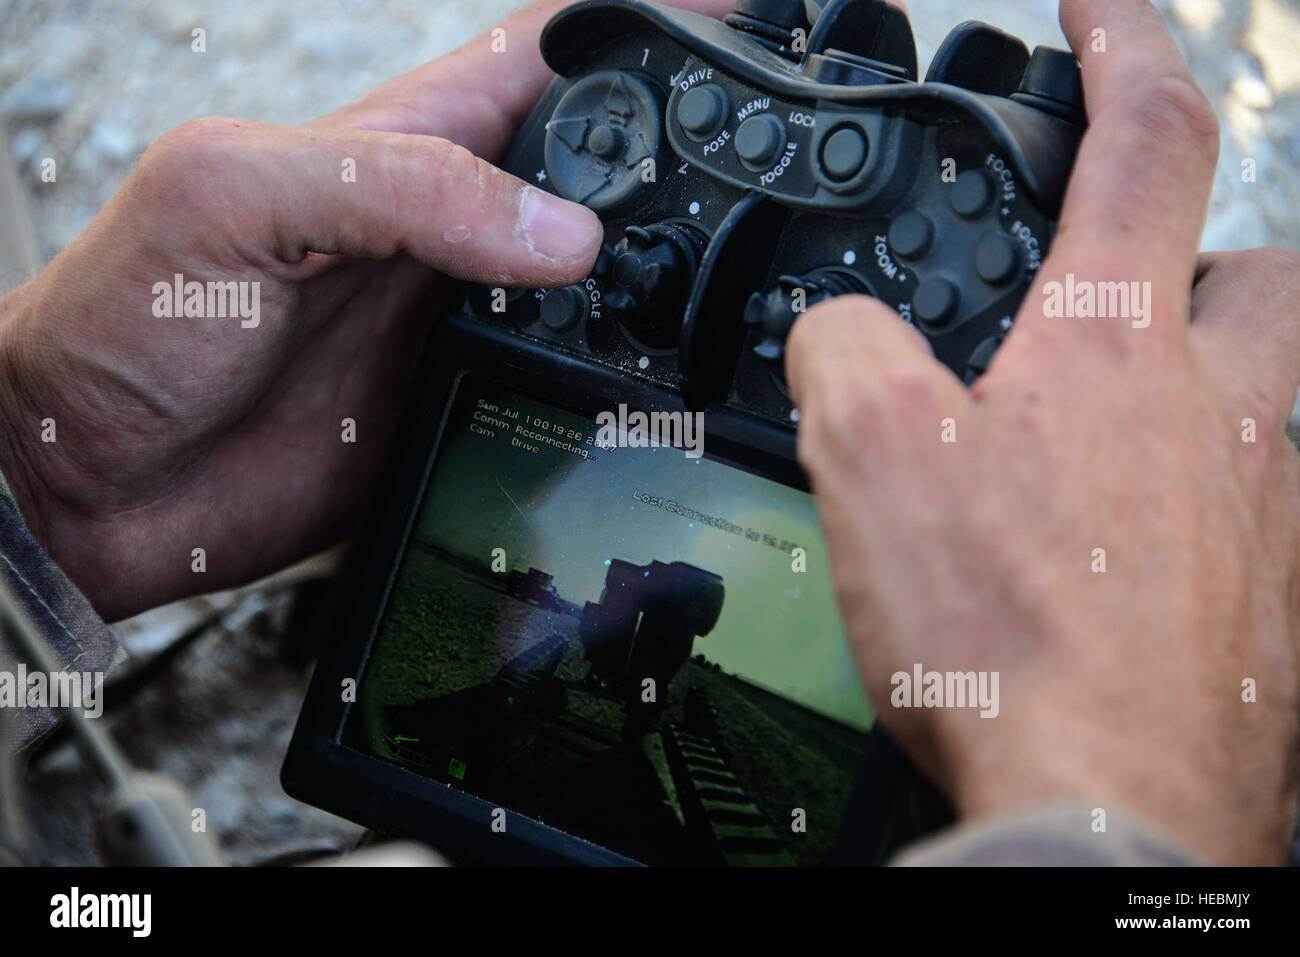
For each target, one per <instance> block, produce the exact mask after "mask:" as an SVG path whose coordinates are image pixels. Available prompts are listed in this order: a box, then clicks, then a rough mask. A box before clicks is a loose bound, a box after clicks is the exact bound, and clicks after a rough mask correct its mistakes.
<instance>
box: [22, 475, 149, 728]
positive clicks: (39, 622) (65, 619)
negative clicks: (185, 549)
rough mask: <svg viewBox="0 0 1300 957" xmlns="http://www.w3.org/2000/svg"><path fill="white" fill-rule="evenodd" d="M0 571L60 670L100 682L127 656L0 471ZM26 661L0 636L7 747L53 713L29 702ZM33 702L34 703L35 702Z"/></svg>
mask: <svg viewBox="0 0 1300 957" xmlns="http://www.w3.org/2000/svg"><path fill="white" fill-rule="evenodd" d="M0 571H2V572H3V574H4V576H5V581H6V582H8V584H9V587H10V588H11V589H12V590H13V593H14V594H15V595H16V596H17V598H18V600H19V601H20V602H21V603H22V605H23V607H24V609H25V610H26V612H27V614H28V615H29V616H31V620H32V621H33V622H34V623H35V625H36V627H37V628H38V629H39V630H40V632H41V634H42V635H44V636H45V640H46V641H47V642H49V645H50V647H51V649H52V650H53V652H54V654H55V656H56V657H57V658H58V660H59V661H60V663H61V664H62V665H63V668H64V669H65V670H66V671H68V672H74V671H76V672H80V673H81V674H82V684H83V686H86V682H88V681H93V682H98V681H102V680H103V676H104V675H106V674H108V673H109V672H110V671H111V670H112V669H113V668H115V667H116V666H117V665H119V664H120V663H121V662H122V661H123V660H124V659H125V657H126V652H125V650H124V649H123V648H122V646H121V643H120V642H119V641H118V640H117V638H116V637H115V636H114V635H113V633H112V632H111V631H109V629H108V626H107V625H105V624H104V622H103V621H102V620H101V619H100V617H99V615H97V614H96V613H95V610H94V609H93V608H92V607H91V606H90V602H88V601H87V600H86V597H85V596H84V595H82V594H81V592H80V591H78V590H77V588H76V586H75V585H73V584H72V582H71V581H69V580H68V577H67V576H66V575H64V574H63V572H62V571H61V570H60V569H59V567H58V566H57V565H55V564H54V562H53V560H51V558H50V556H49V555H47V554H45V550H44V549H43V548H41V546H40V545H39V544H38V543H37V541H36V539H35V538H33V537H32V534H31V532H30V531H29V530H28V528H27V524H26V522H24V521H23V517H22V514H21V513H20V512H19V510H18V505H17V503H15V502H14V499H13V494H12V493H11V492H10V490H9V485H8V483H7V482H5V480H4V475H3V474H0ZM28 664H29V663H28V662H24V661H21V660H20V659H19V657H18V655H17V653H16V651H15V649H13V648H12V647H11V646H10V645H9V644H7V642H6V640H5V638H4V637H3V636H2V635H0V707H4V708H5V709H6V711H8V712H9V715H8V716H9V717H10V718H13V719H14V721H13V722H12V725H11V726H10V727H9V728H8V729H7V731H8V736H9V739H10V744H11V745H16V746H17V747H19V748H21V747H24V746H26V745H28V744H31V743H32V742H33V741H35V740H36V739H37V738H38V737H40V735H41V734H43V733H44V732H45V731H47V730H49V728H50V727H52V726H53V725H54V723H55V720H56V717H55V715H53V714H52V713H51V712H50V710H49V709H48V708H44V707H39V706H31V707H29V706H28V700H27V694H28V688H29V681H28V679H29V677H30V675H29V672H28ZM37 704H38V702H37V701H33V702H32V705H37Z"/></svg>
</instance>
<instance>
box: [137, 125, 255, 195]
mask: <svg viewBox="0 0 1300 957" xmlns="http://www.w3.org/2000/svg"><path fill="white" fill-rule="evenodd" d="M238 133H239V121H238V120H232V119H228V118H226V117H219V116H205V117H200V118H198V119H193V120H189V121H187V122H185V123H182V124H181V125H180V126H178V127H176V128H175V129H173V130H171V131H169V132H167V133H165V134H163V136H162V137H161V138H160V139H159V140H158V141H157V142H156V143H154V144H153V145H152V146H150V147H149V149H147V150H146V151H145V153H144V155H143V156H142V157H141V158H140V162H139V163H138V164H137V165H136V168H135V171H134V172H133V174H132V179H133V185H134V187H135V188H136V189H138V190H142V191H146V192H148V193H150V194H152V198H154V199H155V200H157V201H160V202H161V203H162V204H163V205H164V207H171V206H176V205H185V206H188V205H191V204H192V203H193V202H194V201H195V199H196V198H197V197H201V196H202V195H204V193H205V190H204V188H203V187H204V186H206V185H208V184H210V183H212V182H213V181H214V180H216V179H218V178H220V177H221V176H222V175H223V174H224V172H225V171H226V170H227V169H228V166H229V160H230V154H231V146H232V144H233V143H234V141H235V140H236V138H237V136H238Z"/></svg>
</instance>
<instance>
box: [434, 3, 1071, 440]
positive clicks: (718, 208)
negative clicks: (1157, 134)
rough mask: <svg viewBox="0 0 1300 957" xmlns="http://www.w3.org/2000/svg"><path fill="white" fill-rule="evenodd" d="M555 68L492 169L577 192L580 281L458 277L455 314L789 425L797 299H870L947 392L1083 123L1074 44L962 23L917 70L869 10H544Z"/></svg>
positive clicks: (973, 359)
mask: <svg viewBox="0 0 1300 957" xmlns="http://www.w3.org/2000/svg"><path fill="white" fill-rule="evenodd" d="M541 48H542V53H543V55H544V57H545V59H546V62H547V63H548V64H549V65H550V66H551V67H552V68H553V69H554V70H555V71H556V73H557V74H558V75H559V76H558V77H557V79H556V80H555V82H554V83H553V84H552V85H551V87H550V88H549V90H548V91H547V93H546V94H545V95H544V97H543V98H542V100H541V101H540V102H539V103H538V105H537V107H536V108H535V109H534V111H533V113H532V114H531V115H530V116H529V118H528V120H527V121H526V122H525V123H524V125H523V127H522V128H521V130H520V132H519V134H518V136H517V138H516V140H515V141H514V143H513V145H512V146H511V148H510V149H509V151H508V153H507V155H506V157H505V160H504V162H503V164H502V165H503V167H504V168H505V169H506V170H508V171H509V172H511V173H514V174H515V175H517V176H519V177H520V178H522V179H524V180H526V181H527V182H529V183H531V184H533V185H534V186H536V187H538V188H540V189H544V190H548V191H550V192H552V193H555V194H557V195H560V196H563V197H565V198H566V199H570V200H573V201H575V202H579V203H583V204H585V205H586V206H588V207H589V208H591V209H592V210H594V211H595V212H596V213H597V214H599V216H600V218H601V221H602V223H603V225H604V228H605V243H604V246H603V248H602V250H601V252H600V255H599V257H598V259H597V261H596V264H595V267H594V269H593V270H592V273H591V275H590V276H589V277H588V278H587V279H586V280H584V281H583V282H580V283H576V284H574V285H571V286H567V287H563V288H559V289H550V290H544V291H543V290H520V289H509V290H507V289H488V288H482V287H475V288H471V289H469V291H468V293H467V294H466V296H465V298H464V300H463V303H462V306H461V309H460V311H461V313H462V314H463V315H465V316H468V317H473V318H475V319H478V320H481V321H483V322H486V323H490V324H493V325H495V326H498V327H500V328H502V329H505V330H509V331H510V332H511V333H513V334H517V335H519V336H524V337H528V338H530V339H533V340H539V341H541V342H544V343H546V344H547V345H548V346H550V347H553V348H554V349H556V350H560V351H562V352H564V353H567V354H570V355H573V356H578V357H581V358H583V359H586V360H590V361H593V362H596V363H599V364H601V365H603V366H607V367H612V368H615V369H618V370H621V371H623V372H626V374H627V375H629V376H634V377H640V378H643V379H646V380H649V381H650V382H652V383H654V384H656V385H658V386H660V387H666V388H668V389H670V390H673V391H675V392H677V393H678V394H680V396H681V398H682V399H683V400H684V402H685V404H686V406H687V407H688V408H691V409H693V410H703V409H705V408H706V407H708V406H709V405H710V404H712V403H722V404H724V405H727V406H729V407H731V408H732V409H735V410H737V411H741V412H745V413H750V414H753V415H756V416H759V417H762V418H763V419H765V420H768V421H770V422H775V423H779V424H781V425H783V426H785V427H786V428H788V429H793V428H794V427H795V422H796V421H797V412H795V410H794V409H793V407H792V405H791V401H790V396H789V392H788V390H787V388H786V383H785V378H784V356H785V342H786V338H787V336H788V334H789V332H790V329H791V328H792V326H793V325H794V323H795V322H796V321H797V320H798V318H799V316H800V315H801V313H802V312H803V311H805V310H806V309H808V308H810V307H812V306H813V305H814V304H816V303H818V302H820V301H823V300H825V299H828V298H830V297H834V296H840V295H846V294H860V295H866V296H872V297H874V298H876V299H879V300H880V301H882V302H884V303H886V304H887V305H889V306H891V307H892V308H893V309H894V310H896V311H897V312H898V313H899V316H900V319H901V321H904V322H907V323H910V324H911V325H913V326H914V327H915V328H916V329H918V330H919V331H920V332H921V333H922V334H923V335H924V336H925V337H926V339H927V340H928V342H929V343H930V346H931V348H932V349H933V351H934V354H935V356H936V357H937V358H938V359H939V360H940V361H942V362H943V363H944V364H945V365H947V366H948V367H949V368H950V369H951V370H952V371H953V372H954V373H955V374H956V375H957V376H959V377H960V378H962V379H963V380H964V381H966V382H967V383H971V382H973V381H974V380H975V379H977V378H978V377H979V376H980V375H981V374H983V372H984V371H985V370H986V369H987V368H988V365H989V362H990V361H991V359H992V357H993V354H994V352H995V351H996V350H997V348H998V346H999V345H1000V344H1001V343H1002V341H1003V340H1004V339H1005V337H1006V335H1007V333H1008V332H1009V330H1010V329H1011V326H1012V323H1013V321H1014V317H1015V315H1016V312H1017V310H1018V308H1019V306H1020V304H1021V302H1022V300H1023V298H1024V296H1025V295H1026V293H1027V291H1028V289H1029V287H1030V284H1031V283H1032V281H1033V278H1034V276H1035V273H1036V271H1037V270H1038V268H1039V266H1040V264H1041V263H1042V260H1043V257H1044V256H1045V255H1046V253H1047V250H1048V247H1049V245H1050V242H1051V239H1052V235H1053V232H1054V229H1055V225H1056V217H1057V215H1058V212H1059V209H1060V206H1061V201H1062V196H1063V194H1064V191H1065V185H1066V182H1067V180H1068V177H1069V174H1070V170H1071V167H1072V164H1073V160H1074V156H1075V153H1076V151H1077V148H1078V144H1079V141H1080V138H1081V137H1082V135H1083V132H1084V130H1085V127H1086V119H1085V115H1084V105H1083V91H1082V85H1081V79H1080V71H1079V66H1078V64H1077V63H1076V61H1075V59H1074V57H1073V55H1072V54H1070V53H1069V52H1067V51H1064V50H1058V49H1053V48H1050V47H1039V48H1037V49H1036V50H1035V51H1034V52H1033V54H1032V55H1031V54H1030V52H1029V50H1028V48H1027V47H1026V46H1025V44H1024V43H1023V42H1021V41H1020V40H1018V39H1016V38H1015V37H1012V36H1010V35H1008V34H1006V33H1004V32H1002V31H1001V30H998V29H996V28H994V27H991V26H988V25H987V24H984V23H979V22H976V21H968V22H966V23H963V24H962V25H960V26H958V27H957V28H956V29H955V30H953V31H952V33H951V34H949V35H948V37H947V39H946V40H945V41H944V42H943V44H942V45H941V46H940V48H939V50H938V51H937V53H936V55H935V57H934V60H933V62H932V64H931V66H930V70H929V72H928V74H927V75H926V78H925V80H924V82H918V80H917V62H916V49H915V46H914V42H913V39H912V33H911V28H910V25H909V23H908V21H907V17H906V15H905V14H904V13H903V12H902V11H901V10H899V9H898V8H897V7H894V6H891V5H890V4H888V3H886V2H884V0H831V2H829V3H826V4H825V5H821V4H819V3H818V2H816V0H740V2H739V4H738V6H737V7H736V10H735V12H734V13H732V14H730V15H729V16H727V17H726V18H725V19H724V20H722V21H718V20H714V19H712V18H709V17H706V16H703V15H700V14H696V13H692V12H689V11H683V10H677V9H673V8H670V7H664V6H659V5H657V4H655V3H651V2H647V0H585V2H582V3H578V4H576V5H574V6H571V7H569V8H567V9H565V10H563V11H562V12H560V13H559V14H557V15H556V16H555V17H554V18H553V19H552V20H551V21H550V23H549V24H548V25H547V27H546V29H545V31H544V32H543V34H542V40H541Z"/></svg>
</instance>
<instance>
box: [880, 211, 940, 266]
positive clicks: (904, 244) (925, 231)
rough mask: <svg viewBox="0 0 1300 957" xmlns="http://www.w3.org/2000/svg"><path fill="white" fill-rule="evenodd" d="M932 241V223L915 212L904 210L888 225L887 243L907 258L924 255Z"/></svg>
mask: <svg viewBox="0 0 1300 957" xmlns="http://www.w3.org/2000/svg"><path fill="white" fill-rule="evenodd" d="M932 242H934V224H933V223H932V222H930V220H929V219H928V218H927V217H925V216H922V215H921V214H920V213H916V212H910V211H909V212H906V213H904V214H903V215H902V216H899V217H898V218H897V219H896V220H894V222H893V224H892V225H891V226H890V227H889V245H890V247H891V248H892V249H893V250H894V252H896V253H898V255H900V256H903V257H905V258H907V259H915V258H916V257H918V256H924V255H925V253H926V251H927V250H928V249H929V248H930V244H931V243H932Z"/></svg>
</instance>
